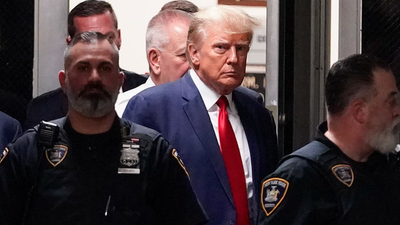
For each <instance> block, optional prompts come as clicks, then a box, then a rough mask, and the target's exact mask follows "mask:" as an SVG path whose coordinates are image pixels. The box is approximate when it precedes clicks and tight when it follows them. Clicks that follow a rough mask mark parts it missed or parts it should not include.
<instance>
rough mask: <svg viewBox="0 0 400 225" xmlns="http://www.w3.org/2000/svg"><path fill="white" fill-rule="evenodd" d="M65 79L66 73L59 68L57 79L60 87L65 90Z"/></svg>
mask: <svg viewBox="0 0 400 225" xmlns="http://www.w3.org/2000/svg"><path fill="white" fill-rule="evenodd" d="M66 79H67V75H66V74H65V71H64V70H60V72H59V73H58V81H59V82H60V86H61V87H62V89H63V90H64V92H65V86H66V84H65V83H66Z"/></svg>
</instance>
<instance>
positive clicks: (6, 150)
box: [0, 148, 9, 163]
mask: <svg viewBox="0 0 400 225" xmlns="http://www.w3.org/2000/svg"><path fill="white" fill-rule="evenodd" d="M8 152H9V150H8V148H5V149H4V150H3V151H2V152H0V163H1V162H3V159H4V158H5V157H6V156H7V154H8Z"/></svg>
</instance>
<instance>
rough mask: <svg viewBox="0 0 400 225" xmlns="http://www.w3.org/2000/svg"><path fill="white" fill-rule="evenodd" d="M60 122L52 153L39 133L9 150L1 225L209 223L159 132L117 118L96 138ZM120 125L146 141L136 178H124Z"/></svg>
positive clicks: (1, 173) (2, 173)
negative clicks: (39, 144)
mask: <svg viewBox="0 0 400 225" xmlns="http://www.w3.org/2000/svg"><path fill="white" fill-rule="evenodd" d="M54 123H56V124H58V125H60V132H59V135H58V137H57V141H56V143H55V145H54V146H53V147H52V148H51V149H47V150H46V151H41V150H40V149H37V148H36V146H37V145H36V137H37V135H36V131H34V130H29V131H27V132H26V133H25V134H24V135H23V136H22V137H20V138H19V139H17V141H16V142H15V143H13V144H11V145H10V146H9V150H8V152H7V155H6V156H5V157H4V160H3V161H2V162H1V163H0V203H1V204H0V224H21V221H22V220H23V219H24V218H26V221H27V223H26V224H141V225H152V224H154V225H155V224H202V223H204V222H205V221H206V217H205V215H204V213H203V211H202V208H201V206H200V205H199V203H198V201H197V198H196V196H195V194H194V192H193V190H192V189H191V187H190V182H189V181H188V176H187V173H186V171H185V169H184V165H183V164H182V162H181V161H180V160H179V156H178V155H177V153H176V151H175V150H174V149H172V146H170V145H169V143H168V142H167V141H166V140H165V139H164V138H162V137H161V136H160V135H159V134H158V133H157V132H155V131H154V130H150V129H148V128H145V127H143V126H140V125H137V124H132V123H131V122H129V121H127V120H124V119H121V120H120V119H119V118H118V117H116V118H115V121H114V124H113V126H112V128H111V129H110V130H109V131H108V132H106V133H103V134H96V135H84V134H80V133H77V132H76V131H74V130H73V129H72V128H71V125H70V123H69V122H68V120H67V119H65V118H63V119H60V120H57V121H54ZM121 125H122V126H123V127H125V128H128V130H129V129H130V131H131V135H133V136H134V137H139V138H135V139H137V140H138V143H139V142H140V149H141V151H140V159H141V160H143V161H141V162H140V164H139V165H138V167H137V168H136V169H134V170H132V171H134V173H126V172H124V171H127V168H124V169H125V170H123V171H122V172H121V173H119V171H120V167H121V164H122V161H123V160H125V159H123V157H122V154H121V152H122V151H123V149H122V144H121V139H123V137H122V136H121ZM128 134H129V133H128ZM129 137H131V136H129ZM142 147H143V148H142ZM121 149H122V150H121ZM39 161H40V163H39ZM128 169H130V168H128ZM33 184H35V185H33ZM32 186H34V188H33V191H32V194H31V195H29V194H28V193H29V190H30V189H31V188H32ZM27 202H29V203H27ZM25 209H28V210H27V213H26V216H25V214H24V211H26V210H25Z"/></svg>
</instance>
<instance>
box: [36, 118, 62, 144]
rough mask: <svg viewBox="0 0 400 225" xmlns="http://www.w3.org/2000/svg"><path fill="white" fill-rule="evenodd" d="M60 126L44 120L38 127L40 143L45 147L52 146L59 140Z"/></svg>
mask: <svg viewBox="0 0 400 225" xmlns="http://www.w3.org/2000/svg"><path fill="white" fill-rule="evenodd" d="M58 132H59V127H58V126H57V125H56V124H54V123H50V122H46V121H42V122H40V124H39V129H38V144H39V145H40V146H44V147H47V148H49V147H52V146H53V145H54V144H55V143H56V140H57V136H58Z"/></svg>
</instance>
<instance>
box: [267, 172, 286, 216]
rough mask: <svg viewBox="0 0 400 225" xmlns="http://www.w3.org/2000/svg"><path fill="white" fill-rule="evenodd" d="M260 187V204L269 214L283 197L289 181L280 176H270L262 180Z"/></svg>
mask: <svg viewBox="0 0 400 225" xmlns="http://www.w3.org/2000/svg"><path fill="white" fill-rule="evenodd" d="M261 187H262V189H261V206H262V208H263V210H264V212H265V214H266V215H267V216H269V215H271V213H272V212H274V211H275V209H276V208H277V207H278V206H279V204H280V203H281V202H282V200H283V199H284V198H285V196H286V192H287V190H288V188H289V182H288V181H286V180H284V179H282V178H270V179H268V180H266V181H264V182H263V183H262V186H261Z"/></svg>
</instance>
